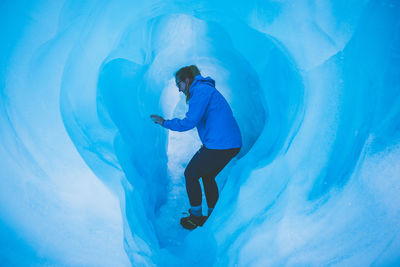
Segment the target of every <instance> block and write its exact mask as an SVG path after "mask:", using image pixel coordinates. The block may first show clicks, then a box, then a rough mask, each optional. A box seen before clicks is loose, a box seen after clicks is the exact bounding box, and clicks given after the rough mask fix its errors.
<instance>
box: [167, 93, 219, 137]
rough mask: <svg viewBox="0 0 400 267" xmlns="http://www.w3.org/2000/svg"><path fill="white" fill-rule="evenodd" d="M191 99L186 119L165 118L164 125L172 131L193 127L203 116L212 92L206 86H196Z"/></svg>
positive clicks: (181, 130) (182, 130)
mask: <svg viewBox="0 0 400 267" xmlns="http://www.w3.org/2000/svg"><path fill="white" fill-rule="evenodd" d="M196 89H197V90H196V91H195V92H194V93H193V95H192V97H191V98H190V100H189V110H188V112H187V113H186V116H185V118H184V119H176V118H175V119H172V120H165V121H164V123H163V125H162V126H163V127H165V128H167V129H170V130H172V131H178V132H184V131H188V130H190V129H193V128H194V127H195V126H196V125H197V124H198V123H199V121H200V120H201V119H202V118H203V116H204V113H205V111H206V109H207V106H208V103H209V101H210V98H211V96H210V94H209V92H207V91H208V90H204V89H206V88H196Z"/></svg>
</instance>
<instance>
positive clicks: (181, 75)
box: [175, 65, 200, 84]
mask: <svg viewBox="0 0 400 267" xmlns="http://www.w3.org/2000/svg"><path fill="white" fill-rule="evenodd" d="M199 74H200V71H199V69H198V68H197V66H196V65H190V66H186V67H183V68H180V69H179V70H178V71H177V72H175V79H176V80H177V81H182V80H185V79H186V78H189V80H190V82H189V83H190V84H191V83H192V82H193V80H194V77H196V75H199Z"/></svg>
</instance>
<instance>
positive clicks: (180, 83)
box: [176, 78, 189, 95]
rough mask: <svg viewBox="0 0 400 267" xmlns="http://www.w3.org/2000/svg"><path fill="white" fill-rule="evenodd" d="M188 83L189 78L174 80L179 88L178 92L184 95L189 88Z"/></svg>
mask: <svg viewBox="0 0 400 267" xmlns="http://www.w3.org/2000/svg"><path fill="white" fill-rule="evenodd" d="M188 84H189V79H188V78H186V79H185V80H176V86H177V87H178V89H179V92H183V93H184V94H185V95H187V91H188V89H189V88H187V87H188Z"/></svg>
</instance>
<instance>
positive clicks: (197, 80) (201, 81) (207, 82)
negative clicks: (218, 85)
mask: <svg viewBox="0 0 400 267" xmlns="http://www.w3.org/2000/svg"><path fill="white" fill-rule="evenodd" d="M200 84H204V85H209V86H212V87H215V81H214V80H213V79H212V78H211V77H206V78H204V77H203V76H201V75H200V74H199V75H197V76H196V77H194V80H193V83H192V85H191V86H190V88H192V87H194V86H195V85H200ZM189 91H190V90H189Z"/></svg>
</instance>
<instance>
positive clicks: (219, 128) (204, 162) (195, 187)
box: [150, 65, 242, 229]
mask: <svg viewBox="0 0 400 267" xmlns="http://www.w3.org/2000/svg"><path fill="white" fill-rule="evenodd" d="M175 82H176V86H177V87H178V88H179V92H183V93H184V94H185V95H186V102H187V103H188V104H189V110H188V112H187V113H186V117H185V118H184V119H172V120H164V119H163V118H162V117H161V116H158V115H151V116H150V117H151V119H152V120H153V121H154V122H155V123H157V124H160V125H162V126H163V127H165V128H167V129H170V130H172V131H179V132H183V131H188V130H190V129H193V128H194V127H196V128H197V132H198V134H199V137H200V140H201V142H202V144H203V145H202V147H201V148H200V150H199V151H197V153H196V154H195V155H194V156H193V158H192V159H191V160H190V162H189V164H188V165H187V167H186V169H185V180H186V190H187V194H188V197H189V201H190V206H191V208H190V209H189V214H190V215H189V216H187V217H184V218H182V219H181V224H182V226H183V227H184V228H186V229H195V228H196V227H197V226H202V225H203V223H204V222H205V220H207V218H208V217H209V216H210V214H211V212H212V211H213V209H214V207H215V204H216V203H217V200H218V186H217V183H216V182H215V177H216V176H217V174H218V173H219V172H220V171H221V170H222V169H223V168H224V167H225V166H226V165H227V164H228V163H229V161H231V159H232V158H234V157H235V156H236V155H237V154H238V153H239V151H240V148H241V146H242V137H241V134H240V130H239V126H238V124H237V122H236V120H235V118H234V117H233V113H232V110H231V108H230V106H229V104H228V102H227V101H226V100H225V98H224V97H223V96H222V94H221V93H220V92H218V90H217V89H215V81H214V80H213V79H211V78H210V77H207V78H203V77H202V76H201V75H200V71H199V69H198V68H197V67H196V66H195V65H191V66H187V67H183V68H181V69H179V70H178V71H177V72H176V73H175ZM200 177H201V178H202V179H203V186H204V191H205V195H206V200H207V205H208V216H202V208H201V200H202V195H201V187H200V183H199V178H200Z"/></svg>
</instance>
